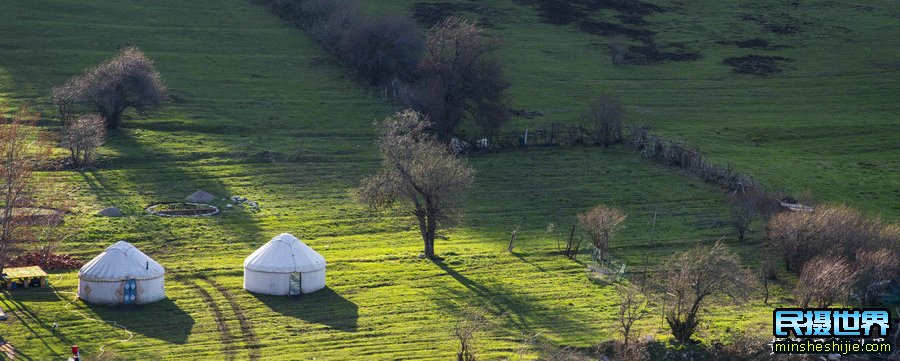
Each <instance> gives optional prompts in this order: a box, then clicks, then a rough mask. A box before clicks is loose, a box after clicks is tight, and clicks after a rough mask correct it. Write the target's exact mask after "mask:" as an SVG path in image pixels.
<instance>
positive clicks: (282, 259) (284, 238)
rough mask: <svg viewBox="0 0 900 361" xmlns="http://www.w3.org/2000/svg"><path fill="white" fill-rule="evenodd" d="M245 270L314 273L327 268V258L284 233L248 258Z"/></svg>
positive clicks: (245, 261)
mask: <svg viewBox="0 0 900 361" xmlns="http://www.w3.org/2000/svg"><path fill="white" fill-rule="evenodd" d="M244 268H246V269H248V270H251V271H260V272H273V273H288V272H312V271H317V270H320V269H322V268H325V257H322V255H320V254H319V253H318V252H316V251H314V250H313V249H312V248H309V246H307V245H306V244H304V243H303V242H301V241H300V240H299V239H297V237H294V236H293V235H291V234H289V233H282V234H280V235H278V236H277V237H275V238H272V240H271V241H269V242H268V243H266V244H264V245H263V246H262V247H259V249H257V250H256V251H254V252H253V253H251V254H250V255H249V256H247V259H245V260H244Z"/></svg>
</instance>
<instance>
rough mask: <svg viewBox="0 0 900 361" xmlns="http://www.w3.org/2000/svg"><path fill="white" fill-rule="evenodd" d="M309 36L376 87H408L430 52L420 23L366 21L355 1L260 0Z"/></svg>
mask: <svg viewBox="0 0 900 361" xmlns="http://www.w3.org/2000/svg"><path fill="white" fill-rule="evenodd" d="M258 3H261V4H264V5H267V6H268V7H269V9H270V10H271V11H272V12H273V13H275V14H276V15H278V16H279V17H281V18H282V19H284V20H287V21H289V22H291V23H293V24H294V25H296V26H298V27H300V28H302V29H304V30H306V31H307V32H308V33H309V34H310V36H312V38H313V39H314V40H315V41H316V42H318V43H319V44H320V45H321V46H322V47H323V48H324V49H325V50H328V51H329V52H331V53H332V54H334V55H335V56H337V57H338V59H340V61H341V62H343V63H345V64H346V65H347V67H349V68H350V69H352V70H353V71H354V72H355V75H356V76H357V77H358V78H359V79H361V80H363V81H366V82H368V83H370V84H372V85H377V86H387V85H389V84H390V83H391V82H392V81H394V80H400V81H409V80H411V79H412V78H413V77H414V74H415V73H416V67H417V65H418V63H419V60H420V59H421V58H422V54H423V51H424V49H425V40H424V38H423V37H422V35H421V33H420V32H419V31H418V29H417V27H416V24H415V22H414V21H413V20H412V19H410V18H409V17H406V16H397V15H383V16H367V15H365V14H364V13H363V12H362V11H360V10H359V6H358V5H357V3H356V2H355V1H352V0H259V1H258Z"/></svg>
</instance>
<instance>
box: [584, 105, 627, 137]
mask: <svg viewBox="0 0 900 361" xmlns="http://www.w3.org/2000/svg"><path fill="white" fill-rule="evenodd" d="M584 119H585V121H586V122H587V123H588V124H589V125H590V127H591V132H592V134H591V135H592V137H593V138H594V139H593V140H594V143H595V144H600V145H602V146H604V147H608V146H610V145H613V144H617V143H620V142H621V141H622V128H624V126H625V106H623V105H622V102H621V101H620V100H619V98H616V97H613V96H609V95H604V96H601V97H599V98H597V100H595V101H594V102H593V103H592V104H591V106H590V107H589V108H588V110H587V112H586V113H585V115H584Z"/></svg>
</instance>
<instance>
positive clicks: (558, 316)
mask: <svg viewBox="0 0 900 361" xmlns="http://www.w3.org/2000/svg"><path fill="white" fill-rule="evenodd" d="M434 264H435V265H437V266H438V267H440V268H441V269H442V270H444V272H447V274H448V275H449V276H450V277H453V279H455V280H456V281H457V282H459V283H460V284H461V285H463V286H465V287H466V288H467V289H468V290H469V291H471V292H473V293H474V294H475V296H477V298H476V299H473V298H472V297H471V295H466V294H462V293H458V292H457V293H455V294H450V295H449V297H440V298H436V299H435V302H437V303H438V305H439V307H441V308H442V309H445V310H449V311H451V312H453V311H457V312H460V313H462V311H464V310H461V309H460V305H459V304H454V303H453V302H452V301H451V300H453V299H457V300H460V301H462V302H461V303H463V306H462V307H467V306H468V307H482V308H487V309H489V310H491V311H492V312H496V314H497V315H499V316H500V317H501V318H502V320H503V321H504V322H505V323H507V324H508V325H509V326H510V327H513V328H515V329H517V330H519V331H520V332H522V333H524V334H526V335H532V334H536V333H537V332H541V331H542V329H549V330H552V331H554V332H556V333H558V334H568V335H571V334H575V333H577V334H585V333H593V332H596V331H597V328H596V327H595V326H593V325H591V324H589V323H588V322H585V321H581V320H579V319H578V318H577V315H576V314H573V313H572V312H571V311H570V310H566V309H557V308H554V307H548V306H545V305H543V304H541V303H539V302H537V300H530V299H528V295H527V294H525V293H523V292H521V291H516V290H512V289H509V288H508V287H506V286H504V285H501V284H494V285H485V284H483V283H480V282H477V281H473V280H472V279H470V278H468V277H466V276H464V275H462V274H460V273H459V272H457V271H456V270H454V269H453V268H451V267H450V266H448V265H447V264H445V263H444V262H443V261H440V260H436V261H434ZM448 292H451V293H452V291H450V290H448Z"/></svg>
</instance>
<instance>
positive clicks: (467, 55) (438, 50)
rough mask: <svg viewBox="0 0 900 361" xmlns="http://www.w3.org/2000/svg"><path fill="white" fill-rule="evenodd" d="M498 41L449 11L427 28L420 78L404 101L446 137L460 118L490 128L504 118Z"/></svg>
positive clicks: (458, 125) (502, 83)
mask: <svg viewBox="0 0 900 361" xmlns="http://www.w3.org/2000/svg"><path fill="white" fill-rule="evenodd" d="M499 44H500V41H499V40H498V39H496V38H490V37H487V36H486V35H485V34H484V29H483V28H482V27H481V26H479V25H477V24H476V23H475V22H472V21H469V20H466V19H463V18H460V17H456V16H451V17H448V18H446V19H445V20H444V21H442V22H440V23H438V24H436V25H435V26H434V27H432V28H431V30H429V31H428V36H427V38H426V41H425V55H424V58H423V59H422V64H421V66H420V67H419V71H420V75H421V80H420V81H419V82H418V83H417V84H416V85H415V86H414V89H413V92H412V94H411V96H410V97H408V99H406V102H407V103H408V104H409V105H410V106H411V107H412V108H414V109H417V110H419V111H421V112H422V113H424V114H426V115H427V116H428V119H430V120H431V121H432V122H433V123H434V125H433V127H434V129H433V130H434V132H435V134H436V135H437V137H438V139H441V140H442V141H447V140H449V139H450V137H452V136H453V135H454V134H456V132H457V131H458V130H459V127H460V126H461V125H462V124H463V123H464V122H465V121H468V122H470V123H471V124H472V125H473V126H474V127H475V128H476V130H481V131H484V132H488V133H489V132H493V131H494V130H496V129H498V128H499V127H500V126H501V125H503V123H505V122H506V121H507V120H508V119H509V111H508V108H507V105H506V89H507V88H508V87H509V84H508V83H507V82H506V81H505V80H504V79H503V70H502V66H501V65H500V62H498V61H497V60H496V59H495V58H494V57H492V56H491V55H492V53H493V52H494V51H495V50H496V49H497V48H498V46H499Z"/></svg>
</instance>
